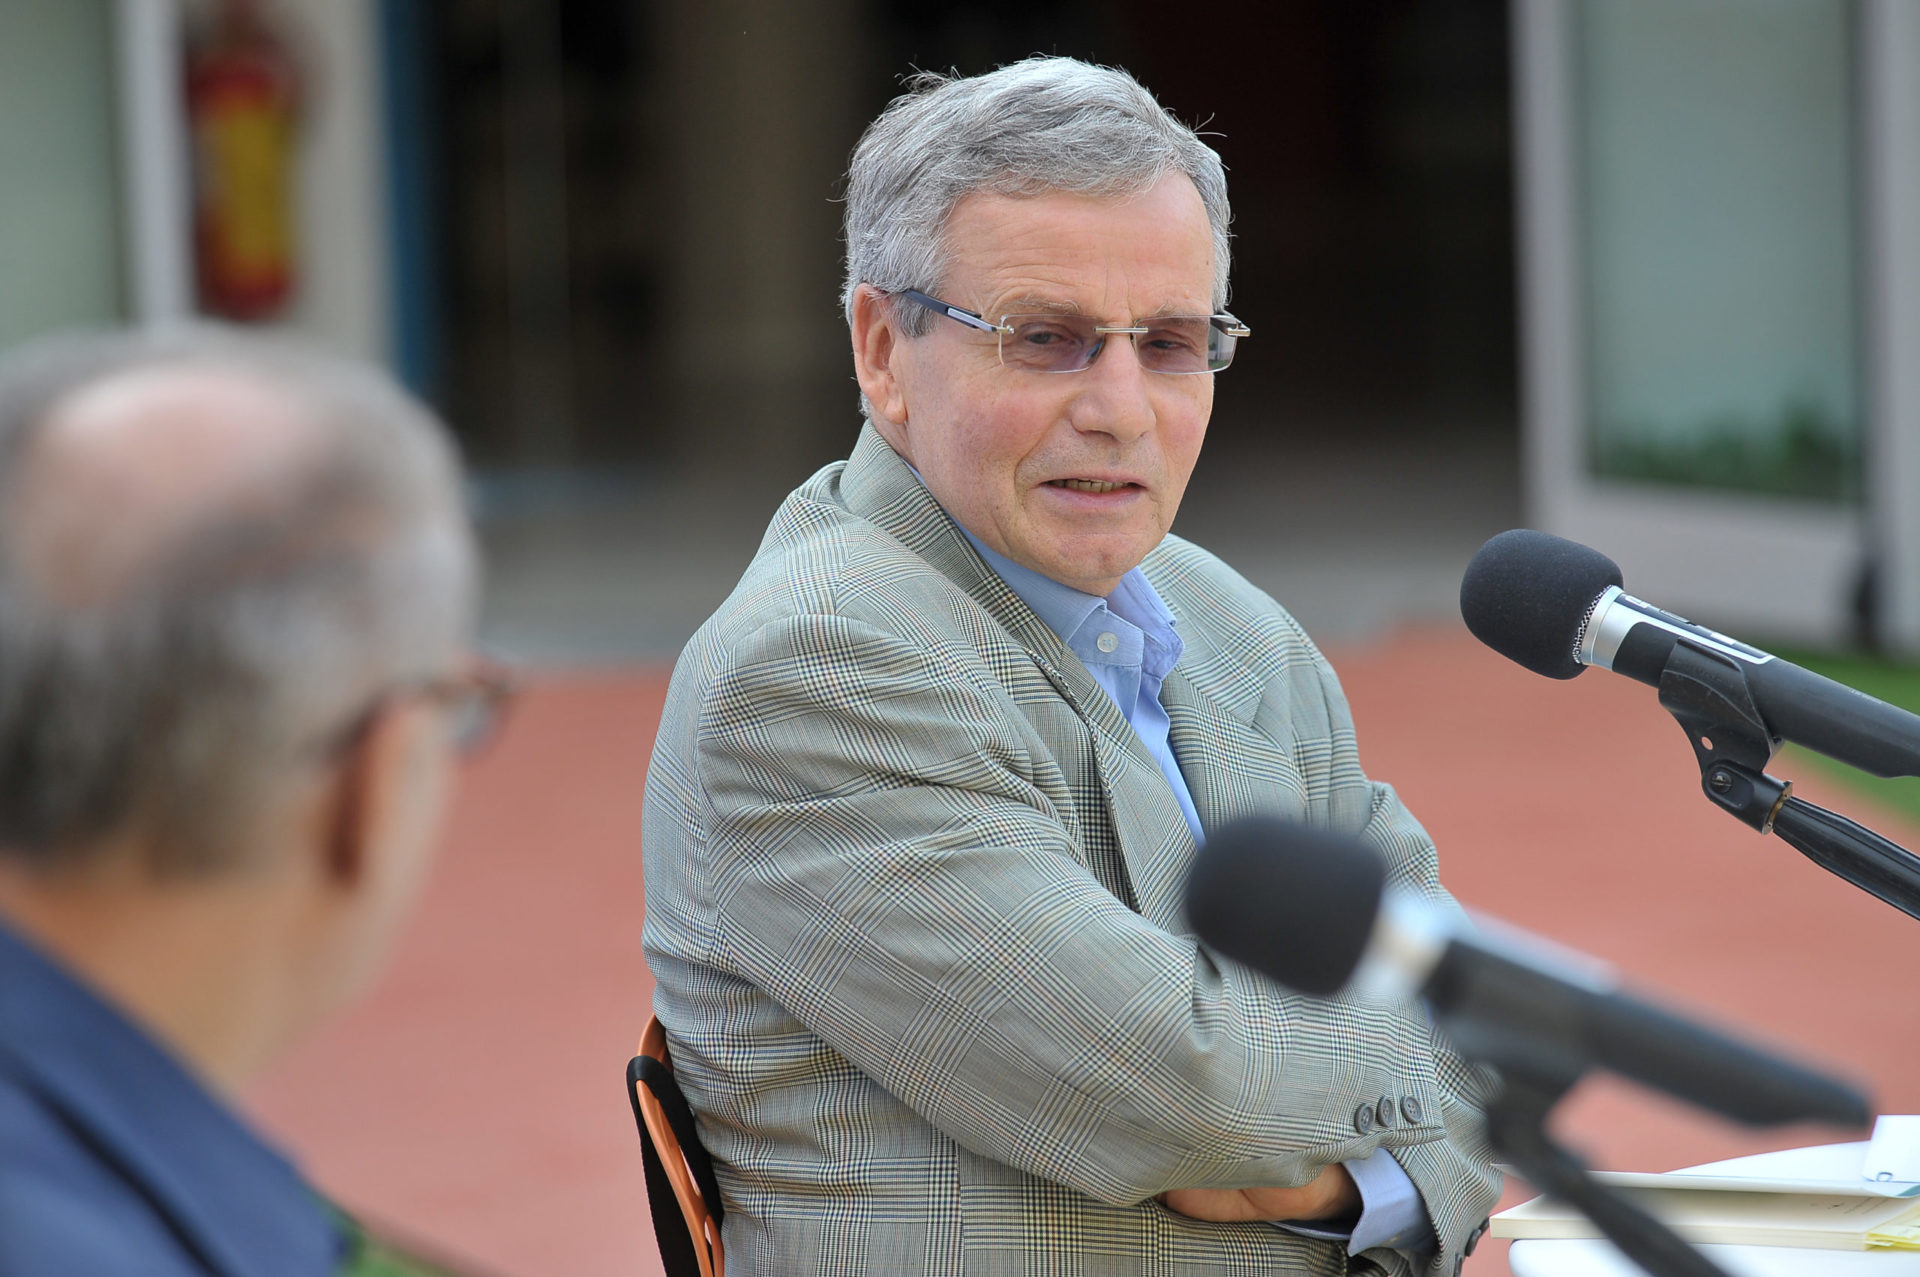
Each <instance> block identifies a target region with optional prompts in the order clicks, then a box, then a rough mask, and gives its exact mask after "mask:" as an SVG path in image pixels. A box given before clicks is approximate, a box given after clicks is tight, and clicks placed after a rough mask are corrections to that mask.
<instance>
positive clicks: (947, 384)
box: [862, 173, 1213, 595]
mask: <svg viewBox="0 0 1920 1277" xmlns="http://www.w3.org/2000/svg"><path fill="white" fill-rule="evenodd" d="M946 245H947V250H948V259H947V260H948V263H949V267H948V272H947V276H946V278H945V279H944V280H941V281H940V282H939V287H940V289H941V292H940V298H941V300H943V301H946V302H949V303H951V304H952V305H955V306H959V307H962V308H965V309H967V310H972V311H976V312H978V313H979V314H981V315H984V316H986V317H987V318H988V319H990V320H994V321H997V320H998V319H999V318H1000V316H1002V315H1006V314H1031V313H1042V312H1048V311H1057V310H1068V311H1072V312H1076V313H1079V314H1082V315H1087V316H1091V317H1093V318H1095V319H1097V320H1100V321H1102V322H1103V323H1109V324H1114V325H1124V324H1129V323H1132V322H1133V321H1135V320H1137V319H1143V318H1147V317H1150V316H1163V315H1205V314H1208V313H1210V312H1211V311H1212V309H1213V304H1212V303H1213V237H1212V232H1211V230H1210V228H1209V227H1208V224H1207V215H1206V209H1205V207H1204V206H1203V205H1202V204H1201V202H1200V195H1199V192H1198V191H1196V190H1195V189H1194V186H1193V183H1192V182H1191V181H1190V180H1189V179H1188V178H1187V177H1186V176H1184V175H1183V174H1178V173H1175V174H1170V175H1168V176H1167V177H1165V178H1163V179H1162V180H1161V181H1160V182H1158V183H1157V184H1155V185H1154V186H1152V187H1150V188H1149V189H1148V190H1147V191H1145V192H1144V193H1142V194H1140V195H1137V196H1134V197H1131V198H1127V199H1120V200H1113V199H1101V198H1095V197H1092V196H1085V195H1074V194H1068V193H1064V192H1050V193H1047V194H1043V195H1037V196H1031V197H1026V198H1008V197H1005V196H1000V195H993V194H984V193H983V194H975V195H971V196H969V197H967V198H966V199H965V200H963V201H962V202H961V203H960V205H959V206H958V207H957V208H956V209H955V210H954V213H953V216H952V218H951V219H950V220H949V222H948V227H947V234H946ZM890 368H891V379H892V384H891V386H890V387H889V389H890V390H891V392H892V393H890V394H888V395H886V396H884V397H883V398H876V397H875V396H874V393H873V388H872V387H868V394H869V398H870V399H873V401H874V405H875V418H876V419H875V423H874V424H875V426H876V428H878V429H879V431H880V433H881V434H882V435H883V436H884V437H885V438H886V439H887V441H888V442H889V443H890V444H892V445H893V447H894V449H895V451H897V452H899V453H900V454H901V455H902V456H904V457H906V459H907V460H908V461H910V462H912V463H913V465H914V467H915V468H916V469H917V470H919V472H920V474H921V476H922V477H923V478H924V479H925V480H926V483H927V488H928V490H929V491H931V492H932V493H933V495H934V497H935V498H936V499H938V500H939V502H940V504H941V505H942V506H943V507H945V509H946V510H947V512H948V513H949V514H951V515H952V516H953V517H954V518H956V519H958V520H959V521H960V523H961V524H963V525H964V526H965V527H966V528H967V530H968V531H970V532H972V533H973V534H974V535H975V536H976V537H979V538H980V540H981V541H983V542H984V543H986V544H987V545H989V546H991V547H992V548H993V549H995V550H996V551H998V552H999V553H1001V554H1004V555H1006V556H1007V557H1008V558H1010V559H1012V560H1014V561H1015V562H1016V563H1020V564H1023V565H1024V566H1026V567H1029V568H1032V569H1033V570H1035V571H1036V572H1040V573H1042V574H1043V575H1046V576H1049V577H1052V578H1053V579H1054V580H1056V581H1060V582H1063V583H1065V584H1067V585H1071V586H1073V587H1074V588H1076V589H1079V590H1083V591H1085V592H1087V593H1089V594H1096V595H1106V594H1109V593H1111V592H1112V591H1113V589H1114V587H1115V586H1116V585H1117V584H1118V583H1119V580H1120V578H1121V577H1122V576H1124V575H1125V574H1126V573H1127V572H1128V571H1130V570H1131V569H1133V568H1135V567H1137V566H1138V565H1139V563H1140V561H1141V560H1142V559H1144V558H1145V557H1146V556H1147V553H1148V551H1150V550H1152V549H1153V547H1154V546H1156V545H1158V544H1159V543H1160V540H1161V538H1162V537H1163V536H1165V535H1166V532H1167V529H1168V528H1169V527H1170V526H1171V525H1172V523H1173V516H1174V514H1175V512H1176V511H1178V510H1179V508H1180V498H1181V496H1182V495H1183V494H1184V493H1185V492H1186V488H1187V479H1188V477H1189V476H1190V475H1191V474H1192V473H1193V466H1194V462H1195V461H1197V460H1198V459H1199V456H1200V444H1201V441H1202V440H1203V439H1204V438H1205V436H1206V432H1207V417H1208V415H1209V413H1210V412H1211V411H1212V408H1213V377H1212V375H1211V374H1207V373H1201V374H1196V375H1168V374H1165V373H1155V372H1148V371H1146V370H1145V369H1144V368H1142V367H1141V365H1140V362H1139V359H1138V358H1137V356H1136V355H1135V354H1134V351H1133V348H1132V343H1131V341H1130V339H1128V338H1127V337H1125V336H1115V337H1112V338H1109V339H1108V341H1107V343H1106V347H1105V349H1103V350H1102V351H1101V353H1100V355H1099V357H1098V358H1097V359H1096V360H1094V362H1093V364H1092V366H1090V367H1088V368H1086V369H1085V370H1083V371H1080V372H1072V373H1041V372H1030V371H1022V370H1017V369H1014V368H1008V367H1003V366H1002V365H1001V364H1000V362H999V355H998V351H997V347H996V344H995V341H994V338H993V335H992V334H990V333H982V332H978V331H975V330H973V329H970V328H967V327H966V326H964V325H962V324H958V323H955V322H954V321H952V320H950V319H947V318H945V317H937V318H935V320H934V326H933V329H932V330H931V331H930V332H929V333H928V334H927V335H926V336H924V337H919V338H901V339H899V340H897V341H895V342H893V343H892V346H891V359H890ZM862 384H863V385H865V384H866V383H865V380H864V376H863V383H862ZM1113 485H1118V486H1113Z"/></svg>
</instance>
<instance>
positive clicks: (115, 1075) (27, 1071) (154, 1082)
mask: <svg viewBox="0 0 1920 1277" xmlns="http://www.w3.org/2000/svg"><path fill="white" fill-rule="evenodd" d="M347 1245H348V1243H347V1241H346V1239H345V1238H343V1237H342V1235H341V1234H340V1232H339V1230H338V1229H337V1228H336V1227H335V1225H334V1222H333V1220H332V1219H331V1218H330V1216H329V1215H328V1213H327V1211H326V1209H325V1208H324V1207H323V1206H322V1204H321V1202H320V1200H319V1199H318V1198H317V1197H315V1196H314V1194H313V1192H312V1190H310V1189H309V1188H308V1187H307V1185H306V1183H305V1181H303V1180H302V1179H301V1177H300V1175H299V1174H298V1172H296V1171H295V1170H294V1169H293V1167H292V1166H290V1165H289V1164H288V1163H287V1162H286V1160H285V1159H283V1158H282V1157H281V1156H280V1155H279V1154H277V1153H275V1152H274V1151H273V1150H272V1149H270V1148H268V1147H267V1146H266V1145H265V1144H264V1143H262V1142H261V1141H260V1139H259V1138H258V1137H257V1136H255V1135H254V1134H253V1133H252V1132H251V1131H249V1130H248V1129H247V1128H246V1126H245V1125H244V1124H242V1123H241V1121H240V1119H239V1118H238V1117H236V1116H235V1115H234V1114H233V1113H232V1112H231V1111H230V1110H229V1109H228V1108H227V1107H226V1106H225V1105H224V1104H222V1103H221V1102H220V1101H219V1100H217V1099H216V1098H215V1097H214V1096H213V1095H212V1094H210V1093H209V1092H208V1091H207V1090H206V1089H205V1088H204V1087H203V1086H202V1085H201V1084H200V1083H199V1082H198V1081H196V1080H195V1079H194V1078H192V1077H191V1076H189V1075H188V1073H187V1072H186V1070H185V1069H184V1068H182V1067H181V1065H180V1064H179V1062H178V1061H177V1060H175V1059H174V1058H173V1056H172V1055H170V1054H169V1053H168V1052H167V1051H165V1050H164V1049H162V1048H161V1046H160V1045H159V1044H158V1043H157V1042H155V1041H154V1040H153V1039H152V1038H151V1037H149V1036H148V1035H147V1034H146V1033H145V1032H144V1031H142V1030H141V1029H140V1028H139V1027H137V1026H136V1025H135V1024H134V1023H133V1022H132V1021H130V1020H128V1019H127V1018H126V1017H125V1016H124V1015H122V1014H121V1013H120V1012H119V1011H118V1010H116V1009H115V1008H113V1007H112V1006H110V1005H108V1004H107V1002H106V1001H104V1000H103V999H102V998H100V997H99V996H98V995H96V994H95V993H93V992H92V991H91V990H89V989H88V988H86V987H85V986H83V985H82V984H81V983H80V982H79V981H78V980H76V979H75V978H74V977H73V976H71V975H69V974H68V973H67V972H66V971H64V970H62V969H61V968H60V967H59V966H57V965H56V964H55V963H54V962H53V961H52V960H51V959H49V958H48V957H47V956H46V955H44V954H42V953H40V952H39V951H38V950H36V949H34V948H33V947H31V946H30V945H29V944H28V943H27V942H26V941H25V940H24V939H22V938H21V937H20V936H18V935H16V934H15V933H13V932H11V931H9V930H8V929H7V927H6V926H5V925H0V1273H5V1274H7V1277H56V1275H59V1277H64V1275H65V1274H70V1273H140V1274H142V1275H143V1277H147V1275H151V1277H208V1275H209V1274H219V1275H220V1277H251V1275H252V1274H258V1273H274V1274H287V1275H288V1277H320V1275H322V1274H331V1273H333V1272H335V1271H336V1270H337V1269H338V1268H339V1266H340V1264H341V1263H342V1261H343V1260H344V1259H345V1258H346V1248H347Z"/></svg>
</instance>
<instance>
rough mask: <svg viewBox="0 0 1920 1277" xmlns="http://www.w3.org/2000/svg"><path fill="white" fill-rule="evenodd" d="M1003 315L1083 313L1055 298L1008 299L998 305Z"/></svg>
mask: <svg viewBox="0 0 1920 1277" xmlns="http://www.w3.org/2000/svg"><path fill="white" fill-rule="evenodd" d="M999 309H1000V313H1001V314H1003V315H1078V314H1081V313H1083V312H1082V311H1081V309H1080V307H1078V306H1076V305H1075V304H1074V303H1072V302H1063V301H1061V300H1059V299H1058V298H1055V297H1010V298H1008V299H1007V300H1006V301H1004V302H1002V303H1001V304H1000V308H999Z"/></svg>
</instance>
